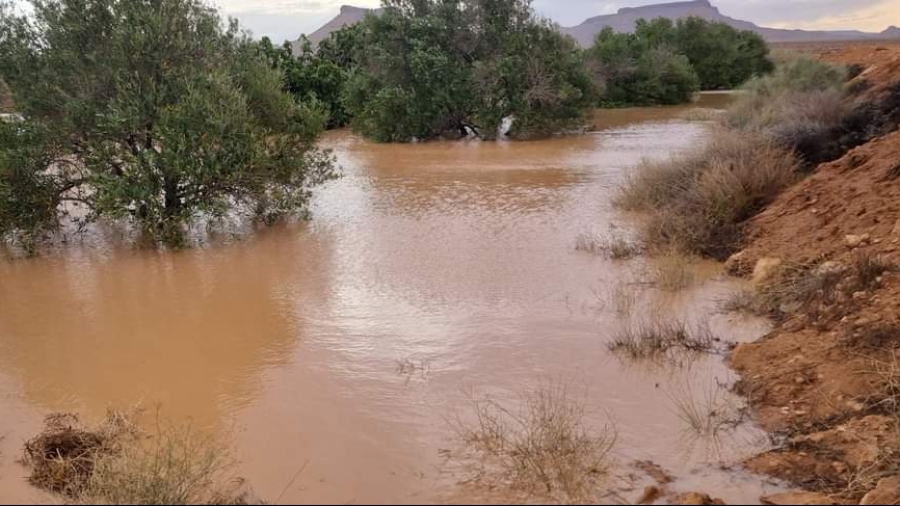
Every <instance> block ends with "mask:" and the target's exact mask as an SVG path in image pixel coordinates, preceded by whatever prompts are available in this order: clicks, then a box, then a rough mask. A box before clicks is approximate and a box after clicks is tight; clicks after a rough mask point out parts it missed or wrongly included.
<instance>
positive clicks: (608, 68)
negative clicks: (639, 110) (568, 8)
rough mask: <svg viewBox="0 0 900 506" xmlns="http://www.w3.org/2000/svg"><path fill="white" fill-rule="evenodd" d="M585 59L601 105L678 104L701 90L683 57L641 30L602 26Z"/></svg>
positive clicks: (686, 100)
mask: <svg viewBox="0 0 900 506" xmlns="http://www.w3.org/2000/svg"><path fill="white" fill-rule="evenodd" d="M587 58H588V61H589V65H590V66H591V68H592V70H593V74H594V78H595V80H596V81H597V86H598V89H599V91H600V96H601V99H600V100H601V104H603V105H607V106H618V105H658V104H661V105H673V104H680V103H684V102H690V101H691V99H692V98H693V96H694V93H695V92H697V91H699V90H700V83H699V80H698V78H697V74H696V73H695V72H694V70H693V68H692V67H691V65H690V62H689V61H688V59H687V58H686V57H685V56H683V55H679V54H676V53H674V52H673V51H672V50H671V49H669V48H668V47H667V46H665V45H658V44H657V42H656V39H655V37H653V36H647V34H644V33H641V32H640V31H639V32H638V33H634V34H628V33H615V32H614V31H613V30H612V28H608V27H607V28H605V29H604V30H603V31H602V32H600V33H599V34H598V35H597V38H596V39H595V41H594V46H593V47H592V48H591V49H589V50H588V55H587Z"/></svg>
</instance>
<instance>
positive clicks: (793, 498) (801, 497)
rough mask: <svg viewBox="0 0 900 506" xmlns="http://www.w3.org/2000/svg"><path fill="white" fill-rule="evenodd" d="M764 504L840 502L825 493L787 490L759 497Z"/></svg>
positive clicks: (778, 505) (800, 504) (824, 503)
mask: <svg viewBox="0 0 900 506" xmlns="http://www.w3.org/2000/svg"><path fill="white" fill-rule="evenodd" d="M759 500H760V502H762V503H763V504H771V505H774V506H789V505H792V504H796V505H798V506H808V505H828V506H830V505H833V504H838V502H837V501H835V500H834V499H832V498H830V497H828V496H827V495H824V494H817V493H815V492H787V493H784V494H773V495H767V496H763V497H760V498H759Z"/></svg>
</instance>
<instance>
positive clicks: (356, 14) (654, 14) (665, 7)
mask: <svg viewBox="0 0 900 506" xmlns="http://www.w3.org/2000/svg"><path fill="white" fill-rule="evenodd" d="M370 10H371V9H364V8H360V7H352V6H349V5H344V6H342V7H341V12H340V14H338V16H337V17H335V18H334V19H332V20H331V21H329V22H328V23H326V24H325V25H324V26H322V27H321V28H319V29H318V30H316V31H315V32H313V33H311V34H310V35H308V38H309V39H310V40H311V41H312V43H313V44H318V43H319V41H321V40H323V39H325V38H327V37H328V35H329V34H330V33H331V32H332V31H334V30H339V29H340V28H342V27H344V26H346V25H348V24H354V23H358V22H359V21H360V20H362V18H363V17H364V16H365V14H366V12H369V11H370ZM379 10H380V9H378V10H376V11H375V12H378V11H379ZM688 16H698V17H701V18H704V19H707V20H710V21H717V22H722V23H726V24H729V25H731V26H733V27H735V28H737V29H739V30H751V31H754V32H757V33H759V34H760V35H762V36H763V37H764V38H765V39H766V40H768V41H769V42H811V41H843V40H866V39H881V38H900V28H898V27H895V26H892V27H890V28H888V29H887V30H885V31H883V32H881V33H866V32H860V31H855V30H851V31H806V30H782V29H778V28H766V27H762V26H758V25H755V24H753V23H751V22H749V21H741V20H739V19H734V18H731V17H728V16H725V15H724V14H722V13H721V12H719V9H718V8H717V7H715V6H713V5H712V4H711V3H710V2H709V1H708V0H693V1H689V2H676V3H666V4H655V5H646V6H643V7H630V8H625V9H620V10H619V12H618V13H616V14H610V15H606V16H597V17H593V18H590V19H588V20H586V21H584V22H583V23H581V24H580V25H578V26H572V27H563V28H560V30H561V31H562V32H563V33H566V34H569V35H571V36H572V37H574V38H575V40H577V41H578V42H579V43H580V44H581V45H583V46H587V45H590V44H591V43H592V42H593V40H594V36H595V35H596V34H597V33H598V32H600V31H601V30H603V28H605V27H607V26H611V27H612V28H613V29H614V30H616V31H617V32H630V31H632V30H634V24H635V22H636V21H637V20H638V19H641V18H644V19H654V18H659V17H664V18H670V19H680V18H684V17H688ZM295 49H296V47H295Z"/></svg>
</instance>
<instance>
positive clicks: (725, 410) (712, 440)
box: [666, 382, 748, 460]
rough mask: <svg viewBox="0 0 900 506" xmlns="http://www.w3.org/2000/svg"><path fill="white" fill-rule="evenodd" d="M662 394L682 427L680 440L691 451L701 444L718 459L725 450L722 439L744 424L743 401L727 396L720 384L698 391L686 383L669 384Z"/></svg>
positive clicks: (745, 411) (724, 441) (724, 443)
mask: <svg viewBox="0 0 900 506" xmlns="http://www.w3.org/2000/svg"><path fill="white" fill-rule="evenodd" d="M666 396H667V397H668V398H669V401H670V402H671V403H672V409H673V411H674V413H675V415H676V416H677V417H678V419H679V420H681V422H682V424H683V426H684V432H683V436H682V443H683V444H684V445H685V447H686V449H689V451H691V452H693V451H694V450H695V449H696V448H697V447H698V446H702V447H703V448H704V449H705V450H706V452H707V456H708V457H711V458H713V459H714V460H721V459H722V458H723V455H724V453H725V450H726V448H727V447H728V446H729V445H726V438H727V437H729V436H731V435H733V434H734V432H735V430H736V429H737V428H738V427H739V426H740V425H741V424H743V423H744V421H745V420H746V419H747V416H748V408H747V406H746V404H745V403H742V402H739V401H737V400H735V399H731V398H730V397H729V395H728V393H727V392H726V391H725V390H724V388H723V385H720V384H718V382H717V383H716V384H715V385H711V386H709V387H707V388H705V389H704V390H703V391H702V392H698V391H697V390H696V389H695V388H694V386H693V385H692V384H691V383H689V382H686V383H684V384H682V385H678V384H676V385H675V386H674V387H670V388H669V389H668V390H667V392H666Z"/></svg>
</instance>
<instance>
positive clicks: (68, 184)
mask: <svg viewBox="0 0 900 506" xmlns="http://www.w3.org/2000/svg"><path fill="white" fill-rule="evenodd" d="M30 2H31V4H32V7H33V9H32V13H31V14H30V15H27V16H26V15H22V14H20V13H17V12H16V11H15V10H14V5H13V4H12V2H11V1H9V0H0V85H2V87H3V88H8V90H9V92H10V94H11V96H12V100H13V103H14V107H15V110H16V112H18V113H20V114H21V116H16V118H24V121H18V120H17V121H14V122H10V121H6V122H0V239H7V240H8V239H12V240H13V241H15V242H18V243H20V244H23V245H33V244H35V243H36V242H37V241H38V240H40V239H41V238H43V237H45V236H48V235H53V234H54V233H55V232H56V231H58V230H59V229H60V227H61V225H62V224H63V223H77V224H83V223H89V222H93V221H98V220H112V221H121V220H124V221H127V222H128V223H131V224H133V225H134V227H135V228H136V229H138V230H139V231H140V232H142V234H143V235H144V236H145V237H147V238H149V239H150V240H151V241H152V242H154V243H156V244H175V245H179V244H184V242H185V232H186V229H187V228H188V227H189V226H190V225H191V224H193V223H195V222H196V221H197V220H198V219H199V218H202V219H205V220H208V221H214V220H217V219H221V218H225V217H228V216H231V215H234V214H240V215H242V216H247V217H249V218H251V219H253V220H256V221H258V222H261V223H274V222H275V221H277V220H278V219H279V218H281V217H283V216H290V215H296V214H298V213H299V214H304V213H305V210H306V206H307V203H308V201H309V198H310V196H311V194H312V191H313V189H314V187H315V186H317V185H319V184H321V183H322V182H324V181H327V180H329V179H331V178H333V177H335V175H336V170H335V166H334V163H333V160H332V158H331V156H330V155H329V154H328V153H327V152H325V151H322V150H321V149H319V148H317V147H316V140H317V137H318V135H319V134H320V133H321V131H322V130H323V129H324V128H334V127H341V126H345V125H350V126H352V127H353V128H354V129H355V130H356V131H358V132H359V133H361V134H362V135H364V136H366V137H368V138H370V139H374V140H376V141H384V142H403V141H411V140H416V139H419V140H425V139H431V138H436V137H459V136H474V137H478V138H481V139H494V138H496V137H498V136H499V135H501V134H503V133H508V134H509V135H510V136H512V137H515V138H530V137H538V136H546V135H550V134H554V133H558V132H564V131H568V130H571V129H577V128H579V127H581V126H582V125H583V124H584V123H585V122H586V120H587V116H588V114H589V113H590V112H591V111H592V110H593V108H595V107H596V106H597V105H598V104H607V105H629V104H669V103H677V102H680V101H686V100H689V99H690V97H691V95H692V94H693V92H694V91H696V90H697V89H699V88H706V89H713V88H727V87H732V86H735V85H737V84H739V83H740V82H742V81H743V80H746V79H747V78H749V77H750V76H752V75H754V74H760V73H765V72H766V71H768V70H770V68H771V63H769V61H768V59H767V53H768V48H767V47H766V45H765V43H764V42H763V41H762V40H761V39H759V37H757V36H755V35H753V34H749V33H747V32H737V31H735V30H733V29H731V28H730V27H726V26H725V25H717V24H710V23H706V22H705V21H702V20H698V19H689V20H685V21H680V22H678V23H677V24H673V23H671V22H667V21H665V20H654V21H651V22H643V21H642V22H641V23H639V24H638V27H637V31H636V32H635V33H634V34H615V33H612V32H611V31H605V32H603V33H601V34H600V35H599V36H598V37H597V40H596V42H595V44H594V46H593V47H591V48H589V49H587V50H582V49H580V48H579V47H578V46H577V45H576V43H575V42H574V40H573V39H571V38H569V37H566V36H563V35H561V34H560V33H559V32H558V30H557V29H556V27H555V26H554V25H552V24H551V23H549V22H548V21H546V20H543V19H540V18H539V17H537V16H536V15H535V14H534V12H533V10H532V8H531V2H530V0H385V4H384V5H385V8H384V9H383V13H382V14H381V15H377V16H376V15H369V16H367V17H366V18H365V19H364V20H363V21H362V22H361V23H359V24H356V25H353V26H348V27H345V28H344V29H342V30H339V31H337V32H335V33H333V34H332V35H331V36H330V37H329V38H328V39H327V40H325V41H323V42H322V43H320V44H319V45H318V47H315V48H314V47H313V46H312V45H311V44H309V43H308V41H307V42H306V43H304V44H302V45H301V49H300V51H299V54H293V53H292V51H291V48H290V45H289V44H286V45H284V46H282V47H276V46H274V45H273V44H272V43H271V42H270V41H269V39H263V40H262V41H255V40H253V39H252V38H251V37H250V36H249V35H248V34H247V33H245V32H242V31H241V30H240V28H239V26H238V24H237V22H235V21H234V20H229V21H228V22H226V21H225V20H223V19H222V18H221V16H220V15H219V13H218V11H217V10H216V9H215V8H213V7H210V6H209V5H208V4H206V3H205V0H129V1H122V0H92V1H90V2H85V1H83V0H30ZM510 122H511V128H510V129H509V130H508V132H505V130H506V128H505V127H506V126H508V125H509V124H510Z"/></svg>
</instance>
